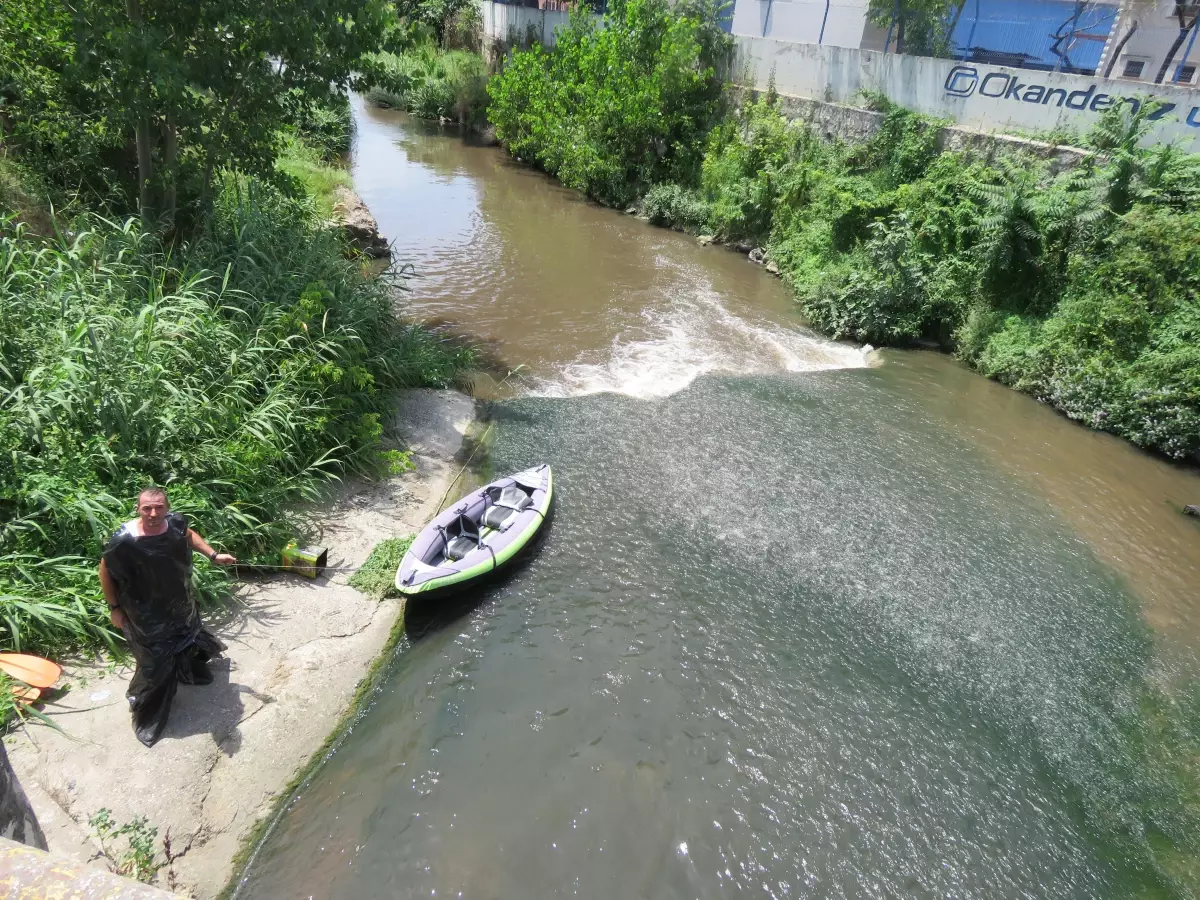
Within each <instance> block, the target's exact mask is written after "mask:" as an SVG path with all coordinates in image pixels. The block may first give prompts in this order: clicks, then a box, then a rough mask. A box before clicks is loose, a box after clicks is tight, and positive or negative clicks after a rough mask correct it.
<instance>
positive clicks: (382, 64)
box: [366, 39, 488, 129]
mask: <svg viewBox="0 0 1200 900" xmlns="http://www.w3.org/2000/svg"><path fill="white" fill-rule="evenodd" d="M374 59H375V63H376V71H375V75H374V79H373V84H372V86H371V88H370V89H369V90H368V91H367V93H366V99H367V102H368V103H372V104H374V105H375V106H383V107H387V108H391V109H402V110H404V111H405V112H409V113H412V114H413V115H415V116H420V117H421V118H423V119H445V120H449V121H451V122H454V123H456V124H459V125H463V126H466V127H468V128H476V129H481V128H484V127H485V126H486V125H487V107H488V96H487V70H486V68H485V67H484V64H483V59H482V58H481V57H480V56H479V54H478V53H474V52H471V51H469V50H446V49H443V48H442V47H439V46H438V45H437V44H436V43H434V42H433V41H432V40H429V39H421V40H418V41H417V42H416V43H414V44H413V45H411V46H410V47H408V48H407V49H406V50H404V51H403V52H402V53H387V52H385V53H379V54H377V55H376V56H375V58H374Z"/></svg>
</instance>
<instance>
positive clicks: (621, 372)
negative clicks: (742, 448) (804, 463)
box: [531, 290, 867, 400]
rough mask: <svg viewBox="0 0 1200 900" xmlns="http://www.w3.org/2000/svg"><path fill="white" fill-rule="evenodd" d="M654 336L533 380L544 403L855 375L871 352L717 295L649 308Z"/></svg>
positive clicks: (616, 344)
mask: <svg viewBox="0 0 1200 900" xmlns="http://www.w3.org/2000/svg"><path fill="white" fill-rule="evenodd" d="M645 319H646V322H647V326H648V327H647V328H646V329H645V331H646V332H648V334H646V335H645V336H637V337H633V338H632V339H631V338H630V337H628V336H619V337H617V338H616V339H615V340H614V341H613V343H612V345H611V347H610V348H609V349H608V351H607V353H606V354H605V356H604V357H603V358H600V359H587V358H584V359H580V360H577V361H575V362H572V363H569V364H567V365H564V366H562V367H560V369H559V371H558V372H557V373H556V374H555V376H554V377H552V378H540V379H535V380H534V381H533V390H532V392H531V393H532V394H533V395H534V396H541V397H583V396H587V395H589V394H600V393H614V394H623V395H625V396H627V397H634V398H636V399H642V400H649V399H656V398H661V397H669V396H671V395H672V394H676V393H678V392H679V391H682V390H683V389H685V388H686V387H688V385H690V384H691V383H692V382H693V381H695V380H696V379H697V378H699V377H700V376H701V375H707V374H711V373H718V372H720V373H726V374H731V375H767V374H772V373H777V372H813V371H821V370H827V369H853V368H861V367H863V366H866V365H867V358H866V353H865V352H864V351H863V350H862V349H860V348H858V347H853V346H850V345H848V344H838V343H834V342H833V341H829V340H825V339H823V338H821V337H819V336H817V335H816V334H814V333H812V332H810V331H807V330H805V329H802V328H799V327H791V328H789V327H786V326H783V325H779V324H775V323H769V322H761V323H755V322H751V321H748V320H747V319H745V318H743V317H742V316H739V315H736V314H734V313H732V312H730V311H729V310H728V309H727V308H726V307H725V305H724V304H723V303H722V302H721V299H720V297H719V296H718V295H717V294H716V293H714V292H713V291H711V290H706V291H698V292H696V294H695V295H694V296H692V297H689V298H687V299H677V300H675V301H674V302H673V303H671V305H670V306H669V307H668V308H667V309H666V310H665V311H657V310H647V311H646V312H645Z"/></svg>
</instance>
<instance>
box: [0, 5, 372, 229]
mask: <svg viewBox="0 0 1200 900" xmlns="http://www.w3.org/2000/svg"><path fill="white" fill-rule="evenodd" d="M393 22H394V13H393V12H392V10H391V8H390V6H389V5H388V4H387V3H386V2H385V0H275V2H273V3H262V2H260V0H189V2H187V3H179V2H176V0H76V2H70V0H5V2H4V3H3V4H0V35H3V37H2V38H0V52H2V53H4V55H5V56H6V57H7V58H10V59H12V60H14V61H15V62H17V63H19V65H16V66H14V67H13V69H14V75H13V76H11V78H10V80H9V83H8V84H7V85H6V86H2V87H0V90H3V91H4V94H3V96H4V99H5V100H6V103H5V107H4V108H5V109H6V110H7V128H8V130H9V133H10V139H12V140H15V141H16V142H17V143H18V144H22V143H24V144H26V145H29V146H30V147H31V149H33V150H35V151H39V150H40V151H42V152H44V153H47V154H49V155H52V156H53V155H55V154H58V155H60V156H61V153H62V151H63V150H64V149H65V148H66V147H68V146H69V145H71V144H72V143H81V142H83V143H86V142H87V141H88V140H91V141H92V143H93V144H94V145H95V146H94V147H93V150H94V151H95V155H96V156H97V157H99V158H105V159H114V160H115V169H116V171H117V173H118V176H119V177H120V178H121V179H122V180H124V182H125V183H126V184H127V185H129V184H131V185H132V186H133V187H134V194H135V196H136V198H137V208H138V211H139V213H140V214H141V216H142V218H143V220H144V221H145V222H146V223H148V224H150V223H154V224H164V225H166V226H168V227H169V226H170V225H171V223H172V222H173V220H174V217H175V213H176V209H177V206H178V202H179V200H178V197H179V188H180V186H181V185H183V184H185V183H186V184H187V186H188V188H189V194H190V196H193V197H195V196H199V197H205V196H206V195H207V193H208V190H209V187H210V185H211V182H212V178H213V173H214V172H215V171H216V170H217V169H219V168H221V167H225V166H231V167H236V168H239V169H241V170H243V171H251V172H254V171H258V172H262V171H268V170H269V169H270V167H271V165H272V163H273V161H274V155H275V143H276V141H277V133H278V130H279V128H280V126H281V125H282V124H283V123H284V122H286V121H287V120H288V119H289V118H290V117H293V116H295V115H296V114H297V113H298V112H300V111H303V110H304V109H305V108H306V107H308V106H311V105H312V104H316V103H321V102H324V101H328V100H329V99H330V98H331V97H333V96H336V95H338V94H342V93H344V92H345V91H346V90H347V89H348V88H349V87H350V84H351V81H352V80H353V75H352V73H353V72H355V71H356V69H359V68H362V67H363V66H365V65H366V64H365V63H364V62H363V56H364V54H366V53H369V52H372V51H375V50H378V49H380V47H381V46H382V45H383V43H384V42H385V36H386V34H387V31H388V28H389V27H390V26H391V24H392V23H393ZM80 177H86V173H80Z"/></svg>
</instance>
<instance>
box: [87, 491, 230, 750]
mask: <svg viewBox="0 0 1200 900" xmlns="http://www.w3.org/2000/svg"><path fill="white" fill-rule="evenodd" d="M166 523H167V530H166V531H164V532H163V533H162V534H153V535H143V536H141V537H139V536H138V534H137V532H136V531H135V530H134V528H133V525H132V524H130V525H126V526H125V527H123V528H122V529H121V530H120V531H118V532H117V533H116V534H114V535H113V536H112V539H111V540H109V542H108V546H106V547H105V548H104V565H105V568H106V569H107V570H108V574H109V575H110V576H111V577H112V580H113V582H114V584H115V585H116V588H117V605H118V606H119V607H120V610H121V613H122V614H123V615H124V616H125V629H124V630H125V638H126V639H127V640H128V641H129V646H130V649H131V650H132V651H133V658H134V659H135V660H137V670H136V671H135V672H134V673H133V680H132V681H130V682H129V687H128V688H127V689H126V691H125V696H126V697H128V698H129V708H130V710H131V711H132V713H133V730H134V732H135V733H136V734H137V737H138V740H139V741H141V742H142V743H143V744H145V745H146V746H147V747H150V746H153V745H154V742H155V741H157V740H158V738H159V736H160V735H161V734H162V731H163V728H165V727H166V724H167V716H168V715H169V714H170V712H171V701H173V700H174V699H175V689H176V687H177V685H178V684H179V682H181V681H182V682H183V683H184V684H209V683H210V682H211V681H212V678H213V677H212V672H211V671H209V668H208V661H209V660H210V659H212V658H213V657H215V656H220V655H221V653H222V651H224V649H225V645H224V644H222V643H221V641H220V640H218V639H217V637H216V635H214V634H213V633H212V632H210V631H209V630H208V629H207V628H205V627H204V625H203V623H201V621H200V613H199V611H198V610H197V609H196V600H195V597H194V596H193V594H192V591H191V579H192V548H191V546H190V544H189V542H188V521H187V519H186V518H185V517H184V516H182V515H180V514H179V513H169V514H168V515H167V518H166Z"/></svg>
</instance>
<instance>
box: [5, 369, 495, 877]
mask: <svg viewBox="0 0 1200 900" xmlns="http://www.w3.org/2000/svg"><path fill="white" fill-rule="evenodd" d="M473 409H474V408H473V404H472V401H471V400H470V399H469V398H467V397H465V396H463V395H462V394H458V393H455V392H452V391H411V392H408V393H407V394H405V395H404V397H403V398H402V400H401V403H400V405H399V407H398V410H397V416H396V423H395V430H396V432H397V433H398V434H399V435H400V436H401V438H402V440H403V443H404V444H405V445H407V446H409V447H412V448H413V449H414V451H415V452H414V454H413V460H414V462H416V463H417V469H416V471H415V472H410V473H408V474H406V475H403V476H400V477H397V478H392V479H389V480H387V481H385V482H381V483H372V484H357V485H347V486H345V488H344V490H343V491H342V492H341V498H340V500H339V502H338V503H337V504H336V509H335V510H334V511H333V512H331V513H330V514H329V515H328V516H327V517H323V518H322V521H323V523H324V528H325V531H324V533H323V535H322V536H321V538H320V541H319V542H320V543H321V545H323V546H327V547H329V548H330V554H329V563H330V565H331V566H335V565H336V566H354V565H358V564H360V563H362V561H363V560H365V559H366V557H367V555H368V554H369V553H370V551H371V548H372V547H373V546H374V545H375V544H376V542H378V541H379V540H382V539H383V538H387V537H391V536H394V535H402V534H410V533H412V532H414V531H416V530H417V528H418V527H419V526H420V525H421V524H423V523H424V522H425V521H426V520H427V519H428V518H429V517H430V516H431V515H432V513H433V508H434V507H435V506H436V504H437V503H438V501H439V500H440V499H441V497H442V494H443V492H444V491H445V489H446V486H447V483H448V482H449V480H450V478H452V477H453V474H454V473H456V472H457V470H458V466H457V465H456V464H455V462H454V456H455V454H456V453H457V452H458V450H459V448H460V447H461V445H462V438H463V435H464V433H465V431H466V428H467V427H468V425H469V424H470V422H471V419H472V415H473ZM345 581H346V575H345V574H344V573H341V574H336V575H334V576H332V577H331V578H323V579H320V580H318V581H316V582H310V581H306V580H304V579H302V578H299V577H297V576H281V577H279V578H274V579H271V580H270V581H268V582H263V583H259V584H256V585H248V586H246V587H244V588H243V589H242V590H241V591H240V592H239V599H240V600H241V601H242V604H243V605H242V606H241V607H240V608H239V609H237V610H235V611H234V612H233V613H231V614H230V615H228V616H227V617H226V618H225V619H224V620H217V621H216V622H214V623H213V624H214V625H216V626H217V630H218V633H219V634H220V636H221V638H222V639H223V640H224V641H225V643H226V644H228V645H229V651H228V659H226V660H221V661H220V662H219V664H217V665H214V673H215V674H216V680H215V682H214V683H213V684H212V685H209V686H206V687H191V686H187V685H181V686H180V689H179V693H178V695H177V698H176V701H175V707H174V710H173V711H172V713H171V720H170V722H169V724H168V725H167V730H166V732H165V733H164V735H163V738H162V739H161V740H160V741H159V743H158V744H157V745H156V746H155V747H154V748H153V749H149V750H148V749H146V748H145V747H143V746H142V745H141V744H140V743H138V741H137V739H136V738H135V737H134V735H133V731H132V729H131V727H130V724H129V712H128V707H127V704H126V701H125V695H124V691H125V685H126V684H127V682H128V680H129V677H130V675H131V672H130V671H129V670H127V669H126V670H115V671H114V670H112V669H105V668H102V667H95V666H75V667H68V669H67V672H66V674H65V676H64V682H67V683H69V684H70V688H71V689H70V691H69V692H68V693H67V694H66V695H65V697H64V698H63V699H62V700H61V701H59V702H57V703H55V704H53V705H51V706H49V707H47V710H46V711H47V712H48V713H49V714H50V716H51V717H52V718H53V719H54V720H55V721H56V722H57V723H58V725H59V726H60V727H61V728H62V729H63V732H64V734H59V733H57V732H55V731H54V730H52V729H50V728H46V727H44V726H41V727H31V728H29V729H27V730H26V731H24V732H22V731H18V732H16V733H14V734H12V735H10V736H9V738H8V739H7V741H6V745H7V747H8V752H9V756H10V758H11V761H12V766H13V769H14V770H15V771H16V773H17V775H18V777H19V778H20V780H21V783H22V785H23V786H24V787H25V790H26V792H27V793H28V795H29V799H30V801H31V802H32V804H33V807H34V810H35V812H36V813H37V815H38V818H39V820H40V822H41V824H42V827H43V829H44V830H45V832H46V838H47V841H48V842H49V846H50V850H51V851H52V852H54V853H58V854H63V855H66V856H70V857H73V858H76V859H86V858H88V857H91V856H92V855H93V854H94V847H93V845H92V843H91V841H90V840H89V838H88V830H89V829H88V824H87V821H88V817H89V816H91V815H92V814H94V813H95V812H96V811H97V810H99V809H100V808H102V807H107V808H109V809H110V810H112V812H113V816H114V818H115V819H116V821H117V822H124V821H127V820H129V819H131V818H133V817H134V816H139V815H141V816H146V817H148V819H149V820H150V822H151V823H153V824H154V825H157V826H158V828H159V834H160V836H161V835H162V834H164V833H166V831H167V829H169V830H170V841H171V846H172V849H173V852H174V853H175V854H178V856H177V857H176V859H175V861H174V863H173V864H172V866H171V871H170V872H168V871H167V870H163V872H161V873H160V882H159V883H160V884H162V885H163V886H165V887H169V888H172V889H174V890H176V891H178V892H180V893H184V894H187V893H192V894H193V895H194V896H196V897H201V898H207V897H213V896H215V895H216V894H217V893H218V892H219V891H220V890H221V888H222V887H223V886H224V885H225V883H226V881H227V880H228V878H229V876H230V875H231V871H230V869H231V862H232V860H233V857H234V855H235V854H236V853H237V851H238V850H239V849H240V848H241V845H242V842H243V840H244V839H245V837H246V836H247V835H248V834H249V832H250V831H251V830H252V829H253V827H254V825H255V824H256V823H257V822H258V820H259V819H260V818H261V817H262V816H264V815H265V814H266V813H267V812H268V811H269V809H270V807H271V804H272V801H273V800H274V799H275V797H276V796H277V794H278V792H279V791H281V790H282V789H283V788H284V787H285V786H286V785H287V784H288V782H289V781H290V780H291V779H292V777H293V775H294V774H295V773H296V771H297V770H298V769H299V768H300V767H301V766H302V765H303V764H304V763H305V762H307V760H308V759H309V757H310V756H311V755H312V754H313V752H315V751H316V750H317V749H318V748H319V747H320V746H321V744H322V743H323V742H324V741H325V739H326V737H327V736H328V735H329V733H330V732H331V731H332V729H333V728H334V726H335V725H336V724H337V722H338V720H339V718H340V717H341V715H342V714H343V712H344V711H345V710H346V708H347V706H348V704H349V702H350V700H351V699H352V697H353V695H354V691H355V688H356V686H357V685H358V683H359V681H360V679H361V678H362V677H363V675H364V674H365V673H366V672H367V670H368V668H369V667H370V665H371V663H372V661H373V660H374V659H375V658H376V656H378V654H379V652H380V651H381V649H382V648H383V647H384V645H385V643H386V641H387V638H388V635H389V633H390V631H391V629H392V625H393V624H394V623H395V621H396V618H397V616H398V614H399V612H400V605H399V604H398V603H396V602H395V601H384V602H382V603H379V602H376V601H374V600H370V599H368V598H366V597H364V596H362V595H361V594H359V593H358V592H357V591H355V590H354V589H353V588H351V587H349V586H347V585H346V584H345Z"/></svg>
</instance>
